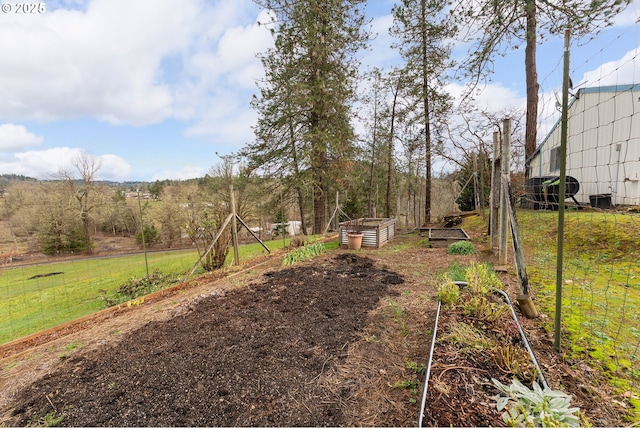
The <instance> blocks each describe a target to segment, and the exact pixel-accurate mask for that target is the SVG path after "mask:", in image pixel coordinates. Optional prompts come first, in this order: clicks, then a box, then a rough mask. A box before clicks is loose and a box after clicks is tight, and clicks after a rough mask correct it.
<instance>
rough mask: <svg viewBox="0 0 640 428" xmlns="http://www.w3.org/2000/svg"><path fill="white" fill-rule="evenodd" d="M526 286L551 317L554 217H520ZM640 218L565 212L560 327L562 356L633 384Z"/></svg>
mask: <svg viewBox="0 0 640 428" xmlns="http://www.w3.org/2000/svg"><path fill="white" fill-rule="evenodd" d="M518 219H519V223H520V229H521V233H522V236H523V240H524V244H525V246H526V247H527V248H529V249H530V253H529V255H530V257H529V259H530V262H529V264H528V265H527V271H528V274H529V277H530V278H529V279H530V281H531V283H532V285H533V287H534V288H535V290H536V293H537V297H538V301H539V302H540V303H539V304H540V305H541V306H542V308H543V309H544V311H545V312H546V313H547V314H548V315H550V316H551V317H553V316H554V308H555V290H556V260H557V242H558V241H557V213H553V212H539V211H538V212H532V211H519V212H518ZM639 259H640V217H638V216H637V215H633V214H614V213H604V212H576V211H568V212H567V213H566V216H565V245H564V252H563V260H564V266H563V270H562V273H563V285H562V287H563V293H562V326H563V331H564V334H565V336H566V338H567V339H568V340H567V341H566V342H565V343H566V346H567V347H568V348H569V349H568V351H569V352H570V353H571V354H573V355H574V356H575V357H578V358H591V359H594V360H595V361H597V362H599V364H600V365H601V366H602V367H603V369H604V370H606V371H607V372H609V373H610V374H611V375H612V376H621V377H623V378H627V379H629V380H631V382H632V383H634V384H636V385H638V384H640V369H639V367H640V312H639V311H638V308H639V307H640V262H639Z"/></svg>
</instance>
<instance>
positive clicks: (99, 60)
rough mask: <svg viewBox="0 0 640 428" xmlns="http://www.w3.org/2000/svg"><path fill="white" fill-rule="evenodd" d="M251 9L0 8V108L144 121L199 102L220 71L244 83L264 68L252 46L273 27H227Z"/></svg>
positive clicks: (48, 116) (139, 5)
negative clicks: (21, 11)
mask: <svg viewBox="0 0 640 428" xmlns="http://www.w3.org/2000/svg"><path fill="white" fill-rule="evenodd" d="M247 10H250V11H253V13H256V9H255V6H254V5H252V3H251V2H250V1H247V0H243V1H233V2H215V3H214V4H213V5H212V4H210V3H209V2H207V1H205V0H191V1H182V2H179V3H176V2H174V1H170V0H162V1H160V0H137V1H135V2H130V1H129V0H92V1H90V2H87V4H86V5H85V7H84V9H82V10H78V9H75V10H67V9H54V10H52V11H48V12H47V13H45V14H42V15H34V16H29V17H28V19H27V18H26V17H24V16H20V15H17V14H2V16H0V68H1V69H2V70H3V79H2V80H1V81H0V93H2V94H3V100H4V102H3V103H2V105H0V117H4V118H7V119H11V120H17V119H21V120H24V119H35V120H55V119H61V118H70V117H79V116H91V117H94V118H97V119H99V120H102V121H106V122H108V123H113V124H123V123H127V124H133V125H145V124H150V123H157V122H160V121H162V120H164V119H167V118H170V117H175V116H178V117H184V116H183V115H184V113H185V112H187V113H192V114H193V113H196V112H199V111H200V109H199V108H198V107H189V104H195V105H196V106H199V105H201V104H200V100H201V99H202V98H203V97H206V96H207V95H208V94H209V92H210V90H211V88H214V87H216V86H220V85H221V83H223V82H220V80H219V79H221V78H224V79H226V80H227V81H228V82H230V83H232V84H235V85H242V86H245V87H246V86H250V85H252V84H253V81H254V79H255V78H256V77H259V76H260V75H261V68H260V67H259V66H260V64H259V61H258V60H257V59H256V58H255V51H256V50H262V49H264V48H265V46H267V45H268V44H269V43H272V40H270V39H271V37H270V36H268V32H267V31H266V30H265V29H264V28H258V26H257V25H255V24H252V25H248V26H246V27H242V26H234V27H231V28H229V25H230V24H233V22H237V21H238V20H240V19H244V20H245V22H246V16H245V15H244V14H246V13H247ZM265 35H267V37H265ZM167 58H171V59H172V60H174V61H175V62H174V65H175V67H176V69H175V70H172V71H171V73H172V75H167V74H166V72H165V70H163V69H162V65H163V61H164V60H165V59H167ZM194 81H196V82H198V81H199V82H204V87H203V85H196V86H197V89H199V91H198V92H196V93H193V94H192V95H194V96H193V97H191V98H190V99H188V100H186V99H185V98H184V97H183V96H182V97H181V96H180V94H181V91H182V90H183V89H185V88H188V87H189V85H190V82H194ZM177 98H179V100H180V102H181V103H185V104H183V105H180V106H177V105H176V99H177Z"/></svg>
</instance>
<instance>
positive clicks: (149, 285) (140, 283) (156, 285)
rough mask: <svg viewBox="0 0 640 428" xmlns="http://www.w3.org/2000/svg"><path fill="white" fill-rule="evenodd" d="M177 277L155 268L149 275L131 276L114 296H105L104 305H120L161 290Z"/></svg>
mask: <svg viewBox="0 0 640 428" xmlns="http://www.w3.org/2000/svg"><path fill="white" fill-rule="evenodd" d="M175 281H176V279H175V278H174V277H173V276H171V275H166V274H163V273H162V272H160V271H158V270H154V271H153V272H152V273H151V274H150V275H149V276H148V277H143V278H136V277H133V278H129V280H128V281H127V282H126V283H124V284H123V285H121V286H120V287H118V289H117V290H116V291H115V293H114V294H113V295H112V296H103V297H102V300H103V301H104V307H105V308H108V307H110V306H115V305H119V304H120V303H124V302H127V301H130V300H134V299H136V298H138V297H139V296H144V295H145V294H149V293H151V292H152V291H155V290H159V289H161V288H164V287H166V286H167V285H169V284H172V283H173V282H175Z"/></svg>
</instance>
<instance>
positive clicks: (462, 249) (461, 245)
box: [447, 241, 476, 255]
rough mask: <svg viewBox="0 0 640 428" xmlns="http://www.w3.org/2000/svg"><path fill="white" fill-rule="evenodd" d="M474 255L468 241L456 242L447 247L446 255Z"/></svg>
mask: <svg viewBox="0 0 640 428" xmlns="http://www.w3.org/2000/svg"><path fill="white" fill-rule="evenodd" d="M475 253H476V249H475V247H474V246H473V244H472V243H471V242H469V241H456V242H454V243H452V244H449V246H448V247H447V254H457V255H465V254H475Z"/></svg>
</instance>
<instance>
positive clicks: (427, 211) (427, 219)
mask: <svg viewBox="0 0 640 428" xmlns="http://www.w3.org/2000/svg"><path fill="white" fill-rule="evenodd" d="M420 7H421V20H422V22H421V32H422V34H421V36H422V91H423V94H422V96H423V98H424V100H423V101H424V134H425V135H424V144H425V151H424V160H425V194H424V197H425V200H424V223H425V225H426V224H427V223H431V129H430V128H431V127H430V123H429V115H430V105H429V76H428V74H429V73H428V70H427V60H428V57H427V26H426V22H427V10H426V7H427V6H426V0H422V1H421V2H420Z"/></svg>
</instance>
